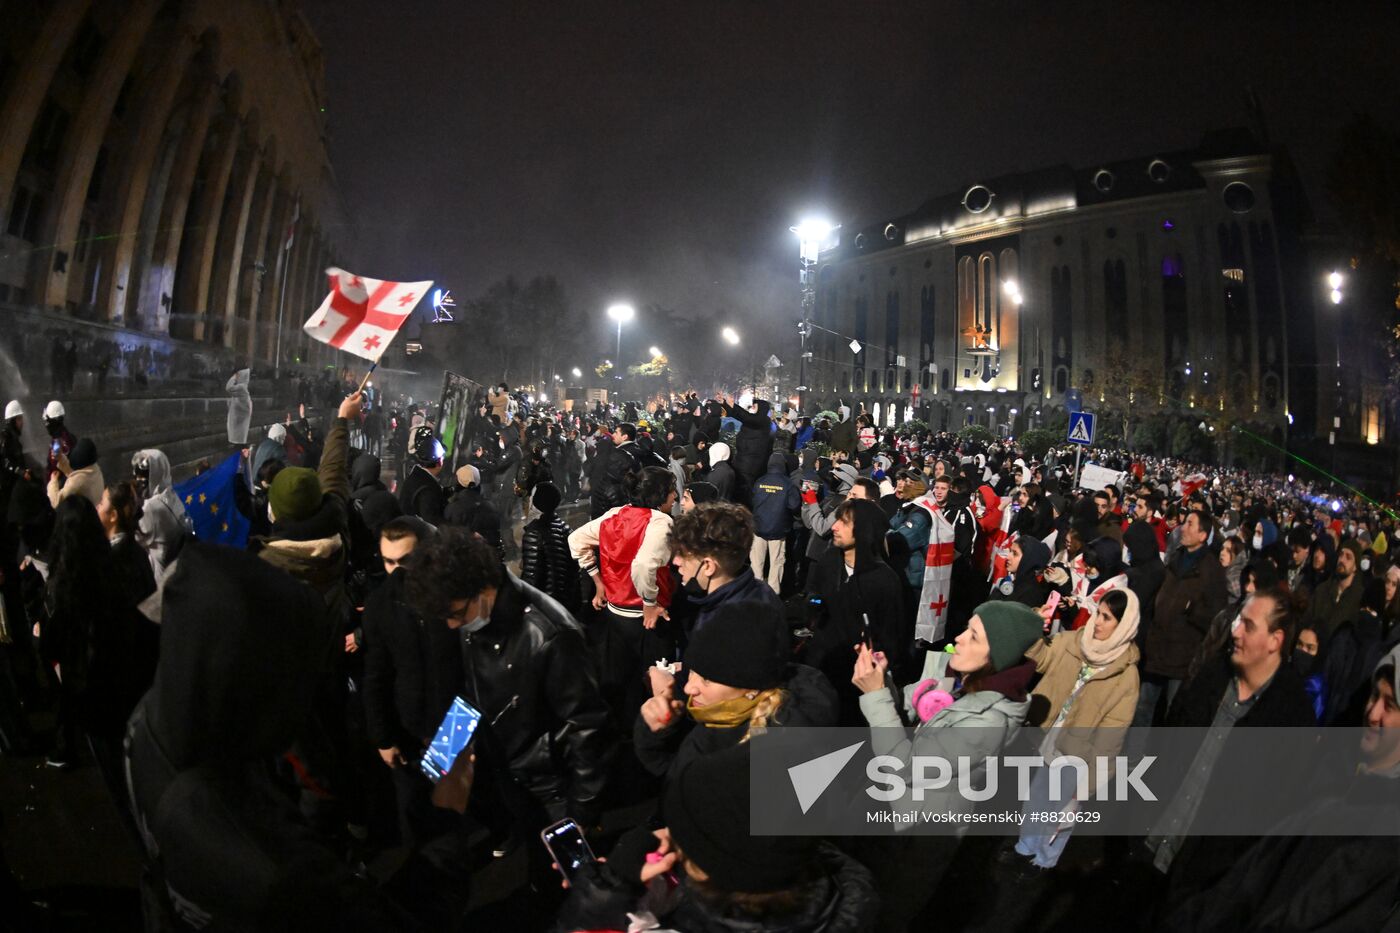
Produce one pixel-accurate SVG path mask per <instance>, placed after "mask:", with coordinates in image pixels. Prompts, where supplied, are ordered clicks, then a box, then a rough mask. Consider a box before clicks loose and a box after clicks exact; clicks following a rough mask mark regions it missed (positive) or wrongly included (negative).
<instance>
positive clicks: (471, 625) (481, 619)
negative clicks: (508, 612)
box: [462, 616, 491, 634]
mask: <svg viewBox="0 0 1400 933" xmlns="http://www.w3.org/2000/svg"><path fill="white" fill-rule="evenodd" d="M490 621H491V617H490V616H477V617H476V618H475V619H472V620H471V621H470V622H468V623H467V624H466V625H463V626H462V631H464V632H467V633H468V634H471V633H473V632H479V631H481V630H482V629H484V628H486V624H487V623H488V622H490Z"/></svg>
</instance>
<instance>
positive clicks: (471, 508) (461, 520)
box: [442, 486, 501, 551]
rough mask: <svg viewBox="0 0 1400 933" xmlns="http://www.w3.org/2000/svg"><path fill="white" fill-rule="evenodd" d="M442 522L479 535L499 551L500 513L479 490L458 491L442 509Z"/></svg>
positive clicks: (476, 487)
mask: <svg viewBox="0 0 1400 933" xmlns="http://www.w3.org/2000/svg"><path fill="white" fill-rule="evenodd" d="M442 520H443V521H444V522H446V523H447V524H449V525H456V526H458V527H459V528H466V529H467V530H469V531H474V532H476V533H477V534H479V535H481V537H482V539H483V540H484V541H485V542H486V543H487V544H489V545H491V546H492V547H494V548H495V549H496V550H498V551H499V550H500V549H501V513H499V512H497V511H496V507H495V506H494V505H492V504H491V500H489V499H487V498H486V496H485V495H483V494H482V491H481V488H480V487H478V486H472V487H471V488H469V489H458V490H457V492H456V493H455V494H454V495H453V496H452V499H451V501H449V502H448V503H447V508H445V509H443V512H442Z"/></svg>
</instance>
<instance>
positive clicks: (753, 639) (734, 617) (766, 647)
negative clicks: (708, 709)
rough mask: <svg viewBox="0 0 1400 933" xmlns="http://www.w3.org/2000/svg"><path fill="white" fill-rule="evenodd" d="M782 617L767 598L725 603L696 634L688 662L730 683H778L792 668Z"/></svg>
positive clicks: (763, 686) (753, 686) (745, 686)
mask: <svg viewBox="0 0 1400 933" xmlns="http://www.w3.org/2000/svg"><path fill="white" fill-rule="evenodd" d="M781 621H782V620H781V618H780V616H778V615H776V614H774V613H773V612H771V611H769V609H768V607H767V606H765V605H764V604H763V603H759V602H726V603H722V604H721V605H720V606H719V608H717V609H716V610H715V611H714V613H713V614H712V615H711V616H710V617H709V618H708V619H706V620H705V624H704V625H702V626H700V627H699V628H697V629H696V630H695V632H694V633H693V634H692V635H691V636H690V646H689V647H688V648H687V649H686V652H685V664H686V668H687V669H689V670H691V671H694V672H695V673H697V674H699V675H700V676H701V677H703V678H705V679H706V680H713V681H714V682H715V683H720V684H724V685H725V686H726V687H737V688H739V689H741V690H768V689H770V688H772V687H777V686H779V685H780V684H782V682H783V675H784V674H785V673H786V672H787V657H786V656H785V655H784V653H783V650H782V647H783V635H784V634H785V632H784V631H783V629H782V625H781Z"/></svg>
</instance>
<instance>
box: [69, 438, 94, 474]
mask: <svg viewBox="0 0 1400 933" xmlns="http://www.w3.org/2000/svg"><path fill="white" fill-rule="evenodd" d="M96 462H97V445H96V444H94V443H93V442H92V438H90V437H84V438H80V439H79V440H78V443H76V444H74V445H73V451H72V453H70V454H69V455H68V465H69V466H71V467H72V468H73V469H75V470H82V469H85V468H87V467H90V466H92V465H93V464H94V463H96Z"/></svg>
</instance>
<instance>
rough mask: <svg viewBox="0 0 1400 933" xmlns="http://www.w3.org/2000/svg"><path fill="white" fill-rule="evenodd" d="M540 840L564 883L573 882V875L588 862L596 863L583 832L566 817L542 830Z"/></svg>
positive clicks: (596, 859)
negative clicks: (562, 877)
mask: <svg viewBox="0 0 1400 933" xmlns="http://www.w3.org/2000/svg"><path fill="white" fill-rule="evenodd" d="M540 840H541V841H542V842H543V843H544V847H545V849H546V850H548V852H549V855H550V857H551V858H552V859H553V860H554V864H555V867H557V868H558V869H559V874H561V875H563V876H564V880H565V881H573V879H574V875H575V874H577V872H578V870H579V869H580V868H582V867H583V866H584V865H585V864H587V863H588V862H596V861H598V857H597V856H596V855H594V854H593V850H592V849H591V848H589V845H588V840H587V839H585V838H583V830H582V829H580V828H579V825H578V823H577V822H575V821H574V820H573V819H570V818H568V817H566V818H564V819H562V820H560V821H559V822H557V823H555V824H554V825H553V826H547V827H545V828H544V829H542V830H541V831H540Z"/></svg>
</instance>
